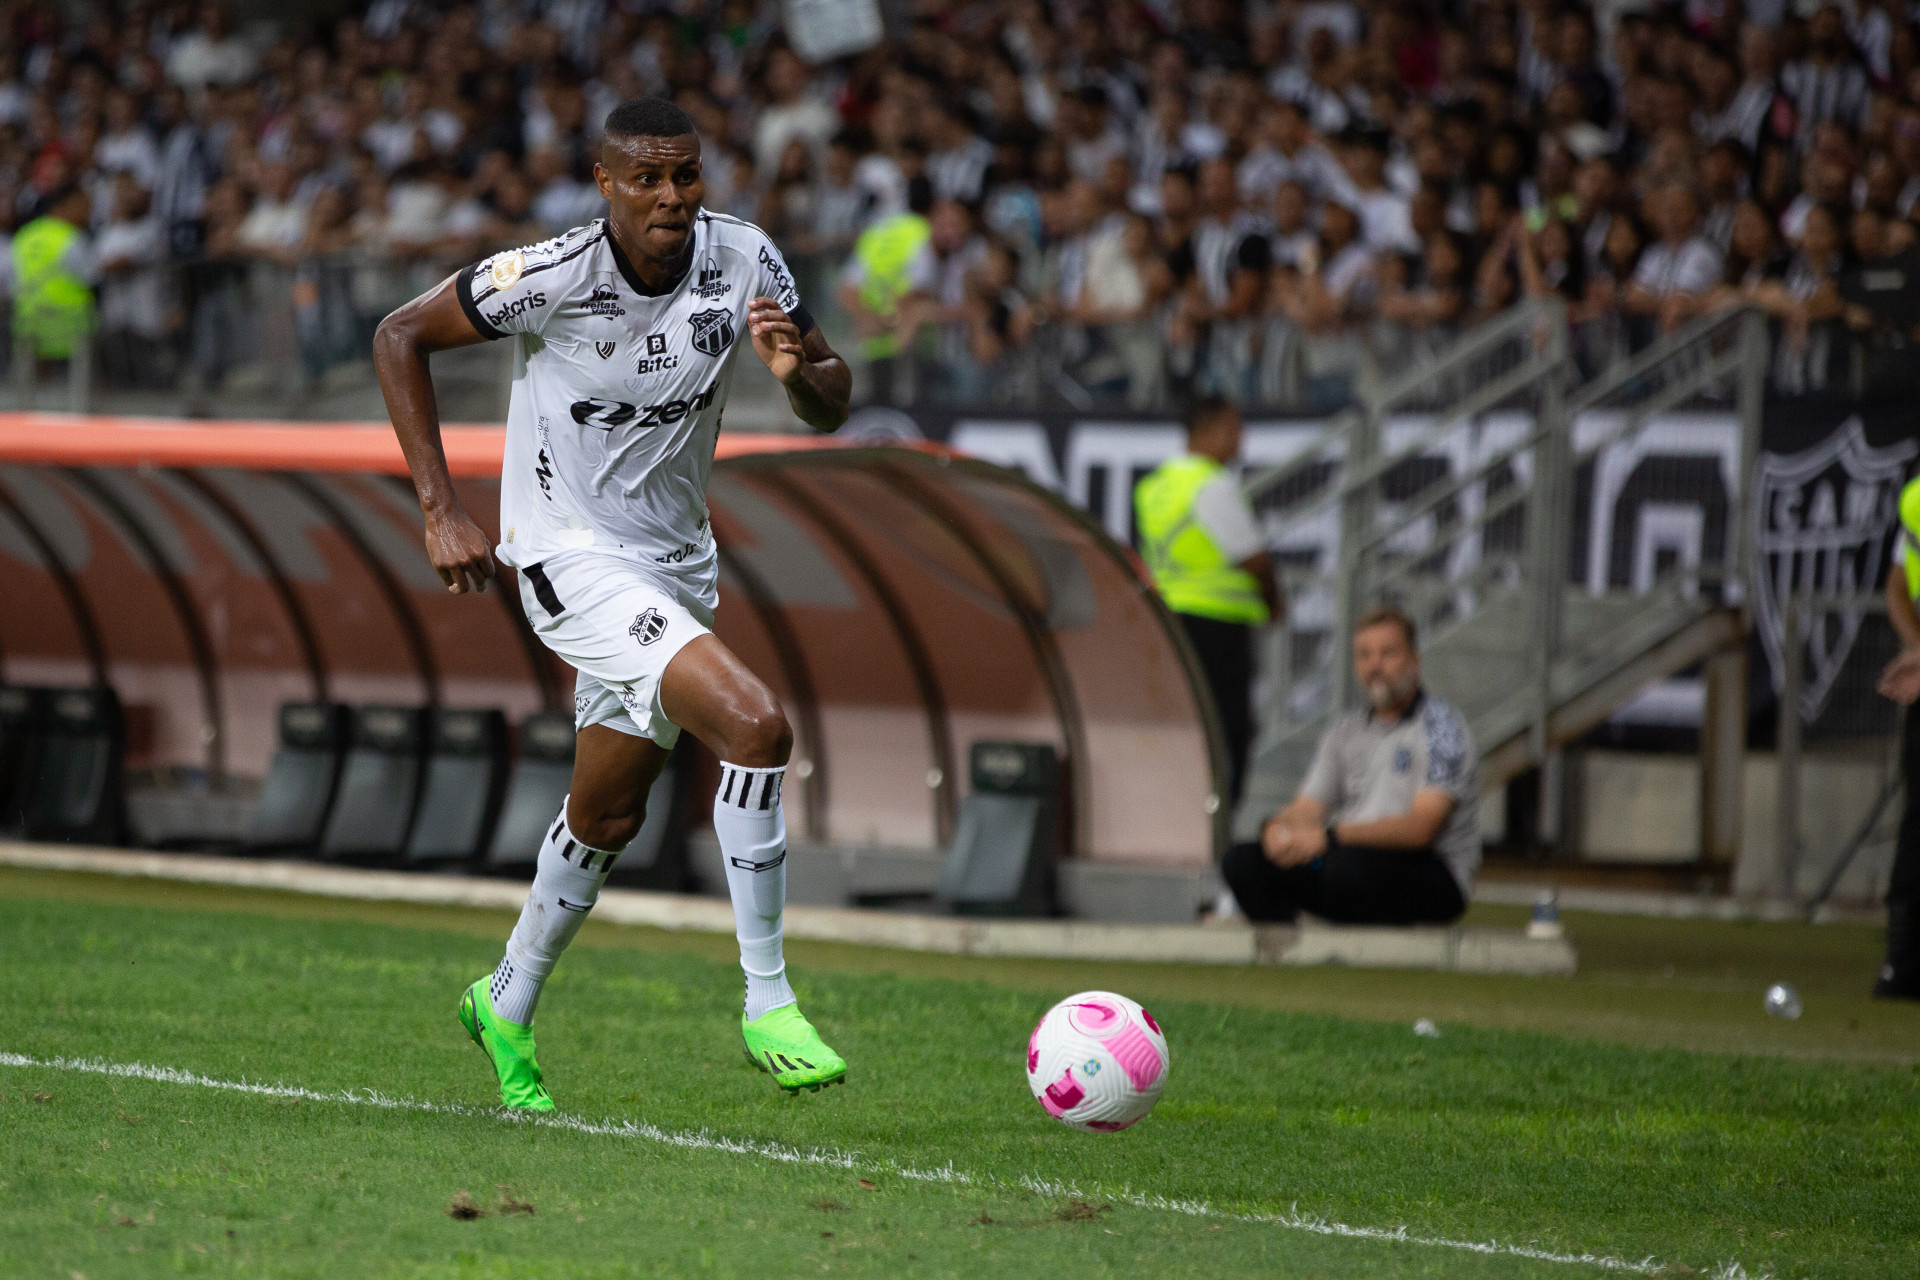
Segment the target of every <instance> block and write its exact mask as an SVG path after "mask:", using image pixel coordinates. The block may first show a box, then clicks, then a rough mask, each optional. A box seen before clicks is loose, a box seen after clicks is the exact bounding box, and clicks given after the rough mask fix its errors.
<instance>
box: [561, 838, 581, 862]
mask: <svg viewBox="0 0 1920 1280" xmlns="http://www.w3.org/2000/svg"><path fill="white" fill-rule="evenodd" d="M579 847H580V845H579V844H578V842H576V841H573V840H569V841H567V845H566V848H564V849H562V850H560V856H561V857H562V858H565V859H566V860H567V861H568V862H572V861H573V851H574V850H575V849H578V848H579Z"/></svg>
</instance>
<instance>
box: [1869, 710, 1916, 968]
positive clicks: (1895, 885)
mask: <svg viewBox="0 0 1920 1280" xmlns="http://www.w3.org/2000/svg"><path fill="white" fill-rule="evenodd" d="M1900 772H1901V774H1902V775H1903V777H1902V781H1903V782H1904V783H1905V784H1906V792H1907V809H1906V812H1905V813H1903V814H1901V815H1900V835H1899V837H1898V838H1897V839H1896V841H1895V843H1894V846H1893V879H1892V880H1891V881H1890V882H1889V883H1888V884H1887V959H1886V963H1885V964H1884V965H1882V966H1881V969H1880V977H1879V980H1878V981H1876V982H1875V983H1874V984H1873V993H1874V994H1875V995H1877V996H1898V997H1900V998H1902V999H1906V1000H1920V705H1916V706H1912V707H1908V708H1907V715H1906V728H1905V731H1904V732H1903V733H1902V735H1901V739H1900Z"/></svg>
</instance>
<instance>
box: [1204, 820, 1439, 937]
mask: <svg viewBox="0 0 1920 1280" xmlns="http://www.w3.org/2000/svg"><path fill="white" fill-rule="evenodd" d="M1220 871H1221V874H1222V875H1224V876H1225V877H1226V879H1227V885H1228V887H1229V888H1231V889H1232V890H1233V896H1234V898H1235V900H1236V901H1238V902H1239V903H1240V910H1241V911H1243V912H1245V913H1246V916H1247V919H1249V920H1252V921H1255V922H1269V923H1270V922H1276V921H1277V922H1282V923H1284V922H1287V921H1291V920H1292V919H1293V918H1294V917H1295V916H1296V915H1297V914H1298V913H1300V912H1302V911H1305V912H1307V913H1308V914H1309V915H1316V916H1319V917H1320V918H1321V919H1322V920H1331V921H1333V922H1334V923H1335V924H1445V923H1447V922H1448V921H1451V920H1455V919H1458V918H1459V916H1460V913H1461V912H1463V911H1465V910H1466V909H1467V904H1466V900H1465V899H1464V898H1462V897H1461V896H1460V886H1459V884H1458V883H1456V882H1455V881H1454V878H1453V873H1452V872H1451V871H1448V870H1447V864H1446V863H1444V862H1442V861H1440V859H1439V858H1438V857H1436V856H1435V855H1434V854H1433V852H1432V851H1431V850H1429V849H1370V848H1365V847H1361V846H1354V845H1344V844H1343V845H1341V846H1340V847H1339V848H1337V849H1331V850H1329V851H1328V852H1326V853H1324V854H1322V855H1321V856H1320V857H1318V858H1315V859H1314V860H1313V861H1312V862H1309V863H1306V864H1304V865H1302V866H1297V867H1276V866H1274V865H1273V864H1272V863H1271V862H1268V861H1267V856H1266V854H1264V853H1263V852H1261V849H1260V845H1259V842H1258V841H1248V842H1247V843H1246V844H1237V845H1234V846H1233V847H1232V848H1231V849H1229V850H1227V857H1226V861H1225V862H1223V863H1222V864H1221V867H1220Z"/></svg>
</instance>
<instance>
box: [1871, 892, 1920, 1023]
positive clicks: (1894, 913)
mask: <svg viewBox="0 0 1920 1280" xmlns="http://www.w3.org/2000/svg"><path fill="white" fill-rule="evenodd" d="M1916 923H1917V922H1916V921H1915V919H1914V909H1913V907H1912V906H1911V905H1909V904H1907V903H1891V902H1890V903H1888V904H1887V959H1886V962H1885V963H1884V964H1882V965H1881V966H1880V976H1879V978H1878V979H1876V980H1875V982H1874V984H1873V997H1874V999H1876V1000H1920V935H1917V934H1916V931H1915V928H1914V926H1915V924H1916Z"/></svg>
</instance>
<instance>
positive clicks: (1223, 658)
mask: <svg viewBox="0 0 1920 1280" xmlns="http://www.w3.org/2000/svg"><path fill="white" fill-rule="evenodd" d="M1173 616H1174V617H1176V618H1178V619H1180V628H1181V630H1183V631H1185V632H1186V633H1187V642H1188V643H1189V644H1191V645H1192V646H1193V655H1194V657H1196V658H1198V659H1200V672H1201V674H1202V675H1204V676H1205V677H1206V681H1207V691H1208V692H1209V693H1211V694H1213V705H1214V710H1215V711H1216V712H1218V714H1219V716H1220V733H1221V736H1222V737H1224V738H1225V739H1226V740H1227V797H1226V799H1227V805H1228V807H1229V808H1231V807H1232V806H1233V805H1236V804H1238V803H1239V802H1240V788H1241V787H1242V786H1243V785H1244V784H1245V781H1246V774H1247V744H1248V743H1249V742H1250V741H1251V740H1252V739H1253V633H1254V629H1253V628H1252V627H1250V626H1247V625H1246V624H1245V623H1240V622H1220V621H1218V620H1217V619H1214V618H1202V617H1198V616H1196V615H1194V614H1191V613H1176V614H1174V615H1173Z"/></svg>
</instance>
